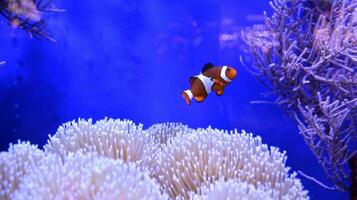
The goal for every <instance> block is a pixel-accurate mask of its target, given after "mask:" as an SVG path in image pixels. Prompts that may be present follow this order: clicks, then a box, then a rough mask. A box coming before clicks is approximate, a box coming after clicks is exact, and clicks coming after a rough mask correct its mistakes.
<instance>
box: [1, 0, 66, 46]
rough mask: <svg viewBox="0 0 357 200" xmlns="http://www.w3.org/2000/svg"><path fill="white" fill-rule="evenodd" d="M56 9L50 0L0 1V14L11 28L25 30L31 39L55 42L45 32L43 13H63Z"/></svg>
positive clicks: (45, 24) (45, 23)
mask: <svg viewBox="0 0 357 200" xmlns="http://www.w3.org/2000/svg"><path fill="white" fill-rule="evenodd" d="M63 11H64V10H61V9H58V8H56V7H55V6H54V5H53V4H52V2H51V0H48V1H46V0H0V14H1V15H2V16H3V17H4V18H6V19H7V20H8V21H9V23H10V25H11V26H12V27H13V28H20V29H23V30H25V31H26V32H27V33H28V34H29V35H30V36H31V37H35V38H38V39H40V38H44V39H47V40H50V41H55V40H54V39H53V38H52V37H51V36H50V34H49V33H48V32H47V31H46V30H45V28H46V26H47V22H46V20H44V19H43V18H42V14H43V13H45V12H63Z"/></svg>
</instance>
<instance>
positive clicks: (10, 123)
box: [0, 0, 348, 199]
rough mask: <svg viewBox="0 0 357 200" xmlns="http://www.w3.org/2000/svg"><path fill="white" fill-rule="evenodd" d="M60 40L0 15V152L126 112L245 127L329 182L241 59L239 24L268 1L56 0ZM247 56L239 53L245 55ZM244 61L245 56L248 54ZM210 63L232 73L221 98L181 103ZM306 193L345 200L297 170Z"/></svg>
mask: <svg viewBox="0 0 357 200" xmlns="http://www.w3.org/2000/svg"><path fill="white" fill-rule="evenodd" d="M56 4H57V5H58V6H59V7H62V8H65V9H66V10H67V12H66V13H64V14H57V15H50V16H49V27H48V30H49V31H50V32H51V33H52V34H53V36H54V38H56V40H57V42H56V43H50V42H47V41H38V40H35V39H29V38H28V36H27V35H26V34H25V33H24V32H22V31H16V30H15V31H14V30H11V29H10V28H9V27H8V26H7V22H5V21H3V20H2V21H1V22H2V23H0V35H1V37H0V60H6V61H7V64H6V65H2V66H0V113H1V114H0V141H1V142H0V150H6V149H7V148H8V144H9V143H15V142H16V141H17V140H18V139H21V140H29V141H31V142H32V143H34V144H39V145H40V146H42V145H43V144H45V143H46V140H47V135H48V134H54V133H55V132H56V129H57V127H58V126H59V125H61V124H62V123H64V122H67V121H70V120H73V119H77V118H86V119H87V118H93V119H94V120H97V119H102V118H104V117H112V118H126V119H132V120H134V121H135V122H137V123H143V124H144V127H149V126H150V125H152V124H154V123H161V122H182V123H184V124H187V125H189V126H190V127H193V128H196V127H207V126H209V125H211V126H213V127H215V128H220V129H235V128H236V129H238V130H241V129H245V130H246V131H248V132H253V133H254V134H255V135H260V136H262V138H263V142H264V143H267V144H268V145H272V146H277V147H279V148H280V149H281V150H282V151H283V150H286V151H287V155H288V161H287V164H288V165H289V166H291V168H292V170H302V171H304V172H305V173H306V174H310V175H313V176H315V177H316V178H317V179H319V180H321V181H323V182H326V177H325V174H324V173H323V171H322V169H321V167H320V165H319V164H318V163H317V161H316V159H315V158H314V157H313V155H312V153H311V152H310V150H309V148H308V147H307V146H306V145H305V144H304V142H303V139H302V137H301V136H300V135H299V133H298V130H297V127H296V124H295V122H294V121H293V120H291V119H289V118H288V117H287V115H286V114H285V113H284V111H283V110H281V108H280V107H278V106H276V105H269V104H263V105H261V104H258V105H257V104H250V101H252V100H262V99H264V100H274V97H268V98H265V97H263V96H262V95H261V93H263V92H267V90H266V89H265V88H264V87H263V86H262V85H261V84H260V83H259V82H258V81H257V80H256V79H255V78H254V77H253V76H252V75H251V74H249V73H248V72H247V71H246V70H245V69H244V68H243V67H242V64H241V63H240V61H239V57H240V56H242V55H243V53H242V51H241V49H242V48H241V47H242V43H241V42H240V41H239V34H240V31H241V30H242V29H243V28H244V27H246V26H249V25H252V24H255V23H262V13H263V11H265V10H267V11H268V12H269V10H270V8H269V5H268V1H267V0H261V1H243V0H235V1H234V0H222V1H218V0H195V1H190V0H180V1H164V0H146V1H145V0H125V1H123V0H106V1H95V0H86V1H84V0H83V1H81V0H77V1H63V2H60V1H56ZM243 57H244V55H243ZM246 59H247V58H246ZM206 62H212V63H214V64H216V65H224V64H228V65H232V66H234V67H236V68H237V69H238V72H239V73H238V77H237V79H236V80H235V81H234V82H232V84H231V85H229V87H227V88H226V91H225V94H224V95H223V96H222V97H217V96H216V95H213V94H211V95H210V96H209V98H207V100H206V101H204V102H203V103H201V104H198V103H195V102H194V103H192V105H191V106H190V107H188V106H186V105H185V103H184V101H183V99H182V98H181V96H180V93H179V92H180V90H184V89H187V88H188V86H189V84H188V78H189V76H191V75H195V74H197V73H199V71H200V69H201V67H202V66H203V64H204V63H206ZM301 180H302V182H303V184H304V186H305V188H306V189H308V190H309V193H310V196H311V197H312V199H347V198H348V196H347V194H344V193H340V192H332V191H328V190H325V189H323V188H321V187H319V186H317V185H316V184H315V183H313V182H311V181H309V180H307V179H305V178H303V177H301Z"/></svg>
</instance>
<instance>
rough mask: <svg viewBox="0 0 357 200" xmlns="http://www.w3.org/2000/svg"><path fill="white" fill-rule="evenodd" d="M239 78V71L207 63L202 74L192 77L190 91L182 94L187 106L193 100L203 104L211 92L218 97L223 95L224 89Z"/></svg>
mask: <svg viewBox="0 0 357 200" xmlns="http://www.w3.org/2000/svg"><path fill="white" fill-rule="evenodd" d="M236 76H237V70H235V69H234V68H233V67H229V66H213V65H212V64H211V63H207V64H205V65H204V66H203V69H202V70H201V73H200V74H199V75H197V76H191V77H190V89H189V90H185V91H182V92H181V96H182V97H183V98H184V100H185V102H186V104H187V105H190V104H191V100H192V99H195V100H196V101H197V102H202V101H204V100H205V99H206V97H207V96H208V94H209V93H211V91H212V90H213V91H215V92H216V94H217V95H218V96H221V95H223V93H224V88H225V87H226V86H227V85H228V84H229V83H231V81H232V80H233V79H234V78H235V77H236Z"/></svg>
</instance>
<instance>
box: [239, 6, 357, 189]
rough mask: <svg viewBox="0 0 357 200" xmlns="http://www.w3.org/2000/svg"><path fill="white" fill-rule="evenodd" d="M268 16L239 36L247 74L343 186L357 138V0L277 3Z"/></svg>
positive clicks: (336, 181) (334, 179) (323, 165)
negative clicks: (249, 63)
mask: <svg viewBox="0 0 357 200" xmlns="http://www.w3.org/2000/svg"><path fill="white" fill-rule="evenodd" d="M271 6H272V8H273V10H274V14H273V15H272V17H267V16H266V20H265V21H266V23H265V24H264V25H256V26H254V27H252V28H251V29H248V30H247V31H245V32H243V33H242V38H243V39H244V40H245V42H246V43H247V44H248V46H249V50H250V52H251V53H252V55H253V57H254V61H255V63H254V64H255V68H254V69H250V71H251V72H252V73H253V74H254V75H255V76H256V77H257V78H258V80H260V81H261V82H262V83H263V84H264V85H266V86H267V87H269V88H270V89H271V90H273V91H274V92H275V94H276V95H277V96H278V98H277V100H276V102H277V103H279V104H280V105H282V106H283V107H285V108H287V110H288V111H289V113H291V115H292V116H293V117H294V118H295V119H296V120H297V122H298V127H299V130H300V133H301V135H302V136H303V138H304V140H305V142H306V143H307V144H308V145H309V147H310V148H311V150H312V152H313V153H314V154H315V156H316V157H317V159H318V161H319V162H320V164H321V165H322V167H323V169H324V170H325V172H326V174H327V175H328V178H329V179H330V180H331V181H332V182H333V183H334V184H335V187H334V189H338V190H343V191H347V190H348V174H347V173H346V172H345V171H344V170H345V166H346V163H347V161H348V159H349V158H351V157H352V156H353V155H354V154H355V153H356V150H357V149H356V146H355V144H356V139H357V90H356V89H357V73H356V70H357V67H356V63H357V32H356V31H357V9H356V7H357V1H356V0H334V1H332V0H326V1H322V0H321V1H320V0H318V1H312V0H274V1H272V2H271Z"/></svg>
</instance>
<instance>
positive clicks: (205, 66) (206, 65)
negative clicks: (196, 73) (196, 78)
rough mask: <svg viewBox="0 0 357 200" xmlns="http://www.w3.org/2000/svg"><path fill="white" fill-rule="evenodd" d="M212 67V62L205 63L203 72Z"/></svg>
mask: <svg viewBox="0 0 357 200" xmlns="http://www.w3.org/2000/svg"><path fill="white" fill-rule="evenodd" d="M212 67H214V66H213V64H212V63H207V64H205V65H204V66H203V68H202V70H201V73H203V72H205V71H206V70H208V69H211V68H212Z"/></svg>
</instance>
